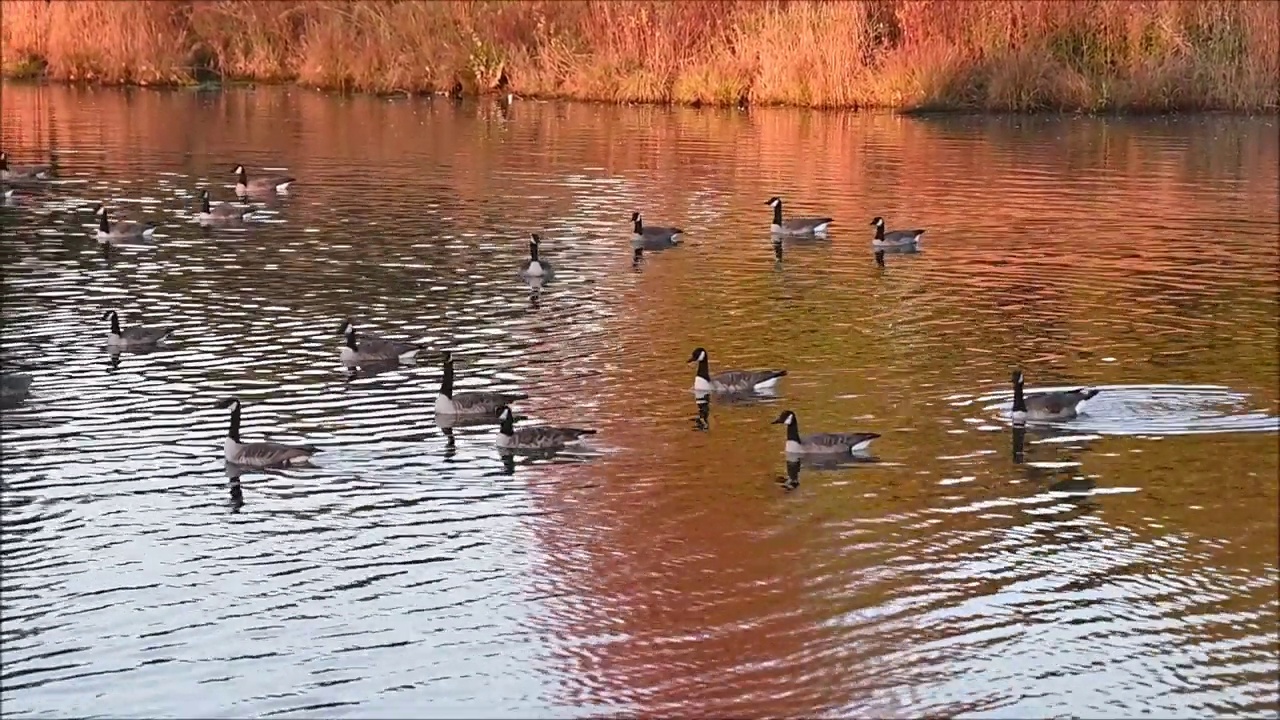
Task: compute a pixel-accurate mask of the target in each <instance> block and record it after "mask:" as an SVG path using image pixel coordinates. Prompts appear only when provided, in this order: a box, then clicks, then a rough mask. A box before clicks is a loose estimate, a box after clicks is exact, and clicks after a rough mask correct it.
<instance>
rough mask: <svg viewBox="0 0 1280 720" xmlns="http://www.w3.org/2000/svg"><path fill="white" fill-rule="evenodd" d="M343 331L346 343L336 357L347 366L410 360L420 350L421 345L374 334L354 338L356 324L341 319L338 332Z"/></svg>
mask: <svg viewBox="0 0 1280 720" xmlns="http://www.w3.org/2000/svg"><path fill="white" fill-rule="evenodd" d="M343 331H345V335H346V343H345V344H344V345H343V346H342V349H341V350H339V351H338V357H339V358H340V359H341V360H342V364H343V365H346V366H347V367H357V366H360V365H383V364H386V363H392V362H399V361H401V360H411V359H413V356H415V355H417V354H418V352H419V351H420V350H422V346H421V345H414V344H413V343H407V342H400V341H398V340H385V339H383V338H380V337H377V336H375V335H364V336H362V337H361V338H360V339H359V341H357V340H356V326H355V325H352V324H351V321H350V320H343V321H342V327H341V329H340V330H339V332H343Z"/></svg>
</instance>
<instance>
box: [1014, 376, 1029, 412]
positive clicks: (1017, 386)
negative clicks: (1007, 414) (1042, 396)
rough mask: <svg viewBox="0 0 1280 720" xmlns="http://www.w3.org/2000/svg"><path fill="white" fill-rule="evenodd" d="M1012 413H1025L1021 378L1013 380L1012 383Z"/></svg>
mask: <svg viewBox="0 0 1280 720" xmlns="http://www.w3.org/2000/svg"><path fill="white" fill-rule="evenodd" d="M1013 411H1014V412H1026V411H1027V399H1026V397H1024V396H1023V394H1022V378H1015V379H1014V381H1013Z"/></svg>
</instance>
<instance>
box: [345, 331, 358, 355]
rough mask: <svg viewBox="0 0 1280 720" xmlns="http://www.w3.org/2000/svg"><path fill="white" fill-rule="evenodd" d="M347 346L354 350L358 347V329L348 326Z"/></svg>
mask: <svg viewBox="0 0 1280 720" xmlns="http://www.w3.org/2000/svg"><path fill="white" fill-rule="evenodd" d="M347 347H349V348H351V349H352V350H357V349H358V348H357V347H356V331H355V330H353V329H352V328H347Z"/></svg>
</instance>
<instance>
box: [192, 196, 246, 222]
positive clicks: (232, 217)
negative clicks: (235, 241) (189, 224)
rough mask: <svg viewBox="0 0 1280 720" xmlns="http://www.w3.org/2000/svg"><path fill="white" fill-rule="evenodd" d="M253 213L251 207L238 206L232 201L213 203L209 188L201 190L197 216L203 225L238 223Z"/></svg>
mask: <svg viewBox="0 0 1280 720" xmlns="http://www.w3.org/2000/svg"><path fill="white" fill-rule="evenodd" d="M251 215H253V208H251V207H246V206H243V205H241V206H236V205H232V204H231V203H218V204H217V205H213V204H212V203H210V202H209V190H208V189H207V188H206V189H204V190H201V191H200V214H199V215H197V216H196V218H197V219H198V220H199V221H200V224H201V225H223V224H227V223H237V222H241V221H243V220H248V219H249V217H250V216H251Z"/></svg>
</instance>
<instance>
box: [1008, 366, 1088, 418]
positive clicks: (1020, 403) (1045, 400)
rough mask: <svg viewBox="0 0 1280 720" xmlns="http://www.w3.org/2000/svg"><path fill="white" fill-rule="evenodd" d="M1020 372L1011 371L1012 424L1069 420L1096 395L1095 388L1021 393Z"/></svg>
mask: <svg viewBox="0 0 1280 720" xmlns="http://www.w3.org/2000/svg"><path fill="white" fill-rule="evenodd" d="M1022 382H1023V378H1022V370H1014V371H1013V412H1012V413H1010V416H1011V417H1012V419H1013V421H1014V422H1021V421H1024V420H1070V419H1071V418H1073V417H1075V416H1076V415H1077V414H1078V413H1079V412H1080V411H1081V410H1082V405H1081V404H1082V403H1084V401H1086V400H1088V399H1090V398H1092V397H1093V396H1094V395H1097V394H1098V389H1097V388H1092V387H1081V388H1075V389H1074V390H1059V391H1056V392H1038V393H1032V394H1030V395H1027V394H1025V393H1024V392H1023V391H1022Z"/></svg>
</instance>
